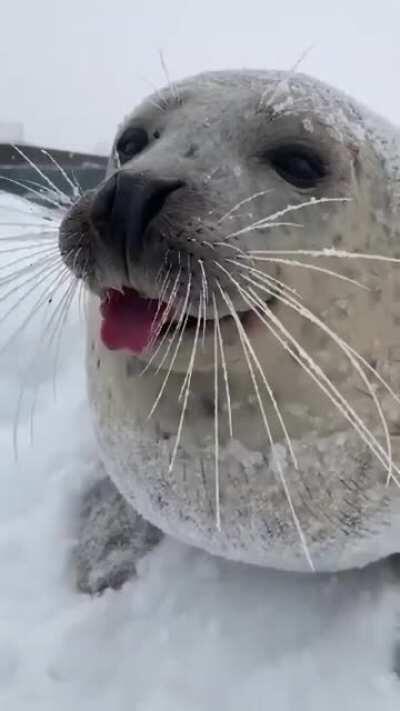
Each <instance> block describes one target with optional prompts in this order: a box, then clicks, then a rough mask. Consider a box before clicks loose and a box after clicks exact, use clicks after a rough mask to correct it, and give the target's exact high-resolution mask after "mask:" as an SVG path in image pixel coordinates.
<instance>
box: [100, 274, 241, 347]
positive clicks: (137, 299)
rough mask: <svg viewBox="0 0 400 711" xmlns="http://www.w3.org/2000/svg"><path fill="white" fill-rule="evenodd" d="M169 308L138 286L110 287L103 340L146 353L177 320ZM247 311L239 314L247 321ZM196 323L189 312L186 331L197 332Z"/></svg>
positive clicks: (103, 308) (226, 318) (208, 326)
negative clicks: (141, 290) (172, 322)
mask: <svg viewBox="0 0 400 711" xmlns="http://www.w3.org/2000/svg"><path fill="white" fill-rule="evenodd" d="M166 308H167V304H166V303H164V302H161V303H160V302H159V301H158V299H148V298H146V297H143V296H141V295H140V294H139V292H138V291H136V289H131V288H129V289H128V288H126V289H123V290H122V291H116V290H115V289H108V290H107V291H106V292H105V294H104V297H103V299H102V302H101V306H100V312H101V315H102V324H101V339H102V342H103V344H104V345H105V346H106V348H108V349H109V350H127V351H130V352H131V353H135V354H140V353H143V352H144V351H146V349H148V348H149V347H150V346H151V345H153V344H154V343H155V342H157V340H158V339H159V338H161V337H162V336H163V334H164V333H165V331H166V330H167V329H169V328H170V326H171V321H176V317H175V316H174V315H173V314H172V312H171V311H172V310H171V311H170V313H169V314H168V316H167V315H166V313H165V310H166ZM247 313H248V312H247V311H245V312H242V313H239V314H238V316H239V317H240V320H241V321H242V323H244V322H245V321H246V315H247ZM232 320H233V318H232V316H229V315H228V316H222V317H221V319H220V322H225V321H232ZM213 323H214V320H213V319H209V320H207V321H206V331H207V330H210V329H212V326H213ZM196 326H197V318H195V317H194V316H188V318H187V321H186V327H185V332H186V331H187V332H189V333H190V332H193V330H194V329H195V328H196ZM171 331H172V329H171Z"/></svg>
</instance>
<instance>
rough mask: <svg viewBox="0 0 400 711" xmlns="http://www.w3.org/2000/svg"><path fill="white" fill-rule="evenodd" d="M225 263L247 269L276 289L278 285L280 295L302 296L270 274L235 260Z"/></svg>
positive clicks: (227, 260)
mask: <svg viewBox="0 0 400 711" xmlns="http://www.w3.org/2000/svg"><path fill="white" fill-rule="evenodd" d="M225 261H226V262H230V264H234V265H235V266H236V267H240V269H243V268H244V269H246V270H247V271H249V272H250V273H251V274H254V275H257V276H258V278H259V279H266V280H267V281H268V283H269V284H270V285H271V286H274V288H275V285H276V288H277V290H278V291H279V292H280V293H287V294H288V295H290V294H293V295H294V296H297V297H299V298H301V295H300V294H299V293H298V291H297V290H296V289H294V288H293V287H291V286H289V284H286V282H284V281H281V279H277V278H276V277H273V276H271V275H270V274H266V273H265V272H263V271H261V270H260V269H256V268H255V267H250V266H249V265H247V264H243V263H242V262H237V261H236V260H235V259H227V258H226V259H225Z"/></svg>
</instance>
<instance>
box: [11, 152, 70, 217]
mask: <svg viewBox="0 0 400 711" xmlns="http://www.w3.org/2000/svg"><path fill="white" fill-rule="evenodd" d="M13 148H14V150H15V151H17V153H19V155H20V156H21V157H22V158H23V159H24V160H25V161H26V162H27V163H28V165H30V166H31V168H33V170H34V171H35V172H36V173H37V174H38V175H40V177H41V178H42V180H44V181H45V182H46V183H47V185H49V186H50V188H51V189H52V190H54V192H55V193H57V194H58V195H59V196H60V197H61V199H62V200H67V202H70V203H71V204H72V201H71V199H70V197H69V196H68V195H67V194H66V193H64V192H63V191H62V190H60V188H58V187H57V185H56V184H55V183H54V182H53V181H52V180H50V178H49V177H48V176H47V175H46V174H45V173H44V172H43V171H42V170H41V169H40V168H39V166H38V165H37V164H36V163H35V162H34V161H33V160H31V158H29V156H28V155H26V153H24V151H23V150H21V148H19V147H18V146H16V145H13Z"/></svg>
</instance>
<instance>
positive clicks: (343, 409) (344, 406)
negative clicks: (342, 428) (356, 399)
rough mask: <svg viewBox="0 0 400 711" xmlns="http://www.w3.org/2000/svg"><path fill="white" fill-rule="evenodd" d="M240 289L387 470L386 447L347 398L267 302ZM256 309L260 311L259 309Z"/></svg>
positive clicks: (244, 297)
mask: <svg viewBox="0 0 400 711" xmlns="http://www.w3.org/2000/svg"><path fill="white" fill-rule="evenodd" d="M240 293H241V294H242V297H243V299H244V300H245V301H246V303H248V304H249V306H250V307H252V305H253V306H256V307H257V308H254V313H255V314H256V316H257V317H258V318H259V319H260V320H261V322H262V323H263V324H264V325H265V326H266V327H267V328H268V329H269V330H270V331H271V333H272V334H273V336H274V337H275V338H276V339H277V340H278V342H279V343H280V344H281V345H282V346H283V348H284V349H285V350H287V352H288V353H289V354H290V355H291V357H292V358H293V360H295V361H296V362H297V363H298V364H299V365H300V366H301V368H302V369H303V370H304V371H305V372H306V373H307V374H308V375H309V376H310V378H311V379H312V380H313V381H314V382H315V383H316V384H317V386H318V387H319V388H320V390H321V391H322V392H323V393H324V394H325V395H326V396H327V397H328V399H329V400H330V401H331V402H332V403H333V404H334V406H335V407H336V408H337V410H338V411H339V412H340V413H341V414H342V415H343V417H344V418H345V419H346V420H348V422H349V423H350V424H351V426H352V427H353V429H354V430H355V431H356V432H357V433H358V435H359V436H360V438H361V439H362V441H363V442H364V443H365V444H366V445H367V446H368V448H369V449H370V450H371V452H373V454H374V455H375V457H376V458H377V459H378V460H379V461H380V462H381V464H382V466H383V467H384V468H385V470H388V454H387V452H386V450H385V449H384V448H383V447H382V446H381V444H380V443H379V442H378V440H377V439H376V438H375V437H374V435H373V434H372V433H371V431H370V430H369V428H368V427H367V425H366V424H365V423H364V421H363V420H362V419H361V418H360V416H359V415H358V413H357V412H356V411H355V410H354V408H352V407H351V405H350V404H349V402H348V401H347V400H346V399H345V398H344V397H343V395H342V394H341V393H340V392H339V390H338V389H337V388H336V387H335V386H334V385H333V383H332V382H331V381H330V379H329V378H328V376H327V375H326V374H325V373H324V371H323V370H322V369H321V368H320V367H319V366H318V365H317V363H316V362H315V361H314V360H313V359H312V357H311V356H310V355H309V353H308V352H307V351H306V350H305V349H304V348H303V347H302V346H301V344H300V343H299V342H298V341H297V340H296V339H295V338H294V337H293V336H292V334H291V333H290V331H288V330H287V329H286V328H285V326H284V325H283V324H282V322H281V321H280V319H278V318H277V317H276V315H275V314H274V312H273V311H272V310H271V309H270V308H268V306H267V304H266V303H265V302H264V301H262V299H260V297H259V296H258V294H257V293H256V292H255V291H254V289H253V288H252V287H250V288H249V291H248V292H246V291H245V290H243V289H241V292H240ZM260 310H261V312H262V313H261V312H260ZM262 314H264V315H265V317H266V318H265V317H263V315H262ZM266 319H268V320H266ZM271 321H272V323H273V324H274V325H275V326H276V327H277V328H278V330H279V331H280V332H281V333H282V334H283V336H284V338H282V337H281V336H280V335H279V333H278V332H277V331H276V329H274V328H273V326H271V323H270V322H271ZM286 339H287V340H286ZM288 341H289V342H290V343H292V344H293V347H291V346H290V345H289V343H288ZM391 466H392V468H393V469H394V470H395V471H396V473H397V474H400V469H399V467H397V465H395V464H394V463H393V462H391Z"/></svg>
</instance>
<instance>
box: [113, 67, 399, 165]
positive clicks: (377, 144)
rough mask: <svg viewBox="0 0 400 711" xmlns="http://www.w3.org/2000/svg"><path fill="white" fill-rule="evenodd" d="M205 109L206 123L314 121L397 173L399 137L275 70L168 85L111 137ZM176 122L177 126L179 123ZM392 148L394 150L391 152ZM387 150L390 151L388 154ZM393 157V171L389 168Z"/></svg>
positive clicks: (363, 111) (319, 87)
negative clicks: (255, 118)
mask: <svg viewBox="0 0 400 711" xmlns="http://www.w3.org/2000/svg"><path fill="white" fill-rule="evenodd" d="M200 106H202V107H207V110H208V113H209V115H210V117H213V118H217V117H218V115H220V114H221V113H222V112H223V113H224V114H225V115H226V114H227V113H229V115H230V117H231V120H232V121H234V120H235V115H236V116H237V117H238V118H239V120H241V118H243V117H246V112H247V115H251V114H252V113H254V112H256V113H258V114H260V115H261V116H262V115H265V116H266V118H267V120H272V119H274V118H279V117H281V116H282V115H283V116H295V117H296V116H297V117H299V118H301V119H302V120H303V119H304V118H307V117H308V116H311V117H312V116H315V117H317V118H318V119H319V120H320V121H321V123H322V124H323V125H325V126H326V127H327V128H328V129H329V130H330V131H331V132H332V134H333V135H334V136H335V137H336V138H337V139H339V140H340V141H341V142H345V143H348V142H350V143H354V144H355V145H357V144H361V143H366V142H368V144H369V146H370V147H371V149H372V150H373V151H374V152H375V153H376V154H377V155H378V156H379V157H380V158H381V159H382V160H383V161H384V162H385V163H386V165H387V168H388V172H392V171H393V170H394V167H395V168H396V174H398V173H399V165H398V164H397V163H399V162H400V158H399V156H400V143H399V131H398V129H396V128H394V127H393V126H391V125H390V124H389V123H388V122H387V121H385V120H384V119H382V118H381V117H379V116H377V115H375V114H374V113H373V112H372V111H370V110H369V109H368V108H366V107H364V106H363V105H362V104H359V103H358V102H357V101H355V100H353V99H352V98H351V97H349V96H347V95H346V94H345V93H344V92H342V91H340V90H338V89H336V88H334V87H332V86H330V85H328V84H325V83H324V82H322V81H320V80H318V79H315V78H314V77H311V76H308V75H306V74H301V73H297V72H293V71H281V70H257V69H255V70H249V69H246V70H225V71H216V72H204V73H202V74H198V75H196V76H193V77H189V78H187V79H184V80H181V81H179V82H176V83H171V84H170V85H169V86H166V87H164V88H163V89H161V90H160V91H158V92H155V93H154V94H152V95H151V96H149V97H148V98H146V99H145V100H144V101H143V102H142V104H141V105H140V106H138V107H137V108H136V109H135V110H134V111H133V112H132V113H131V114H129V115H128V116H127V117H126V118H125V120H124V121H123V122H122V124H121V125H120V127H119V131H118V133H117V136H118V135H120V133H121V131H123V130H124V128H125V127H126V126H127V125H128V124H129V123H130V122H131V121H132V122H134V123H136V122H137V120H138V119H139V120H141V121H142V120H143V121H144V122H146V121H147V120H149V122H150V124H151V123H152V122H153V120H154V117H155V116H156V117H157V120H158V119H159V116H160V112H162V114H163V116H164V117H165V118H167V117H168V115H171V114H172V115H173V114H175V113H176V111H178V110H179V109H180V108H181V109H182V110H183V111H184V109H185V107H186V108H187V109H189V107H192V108H193V109H194V111H192V113H191V114H189V115H190V116H196V115H199V114H198V112H197V109H198V108H199V107H200ZM183 118H184V117H183V116H182V120H183ZM393 145H395V149H394V150H393ZM388 146H389V147H390V150H389V149H388ZM393 155H395V157H396V166H394V165H393Z"/></svg>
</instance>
